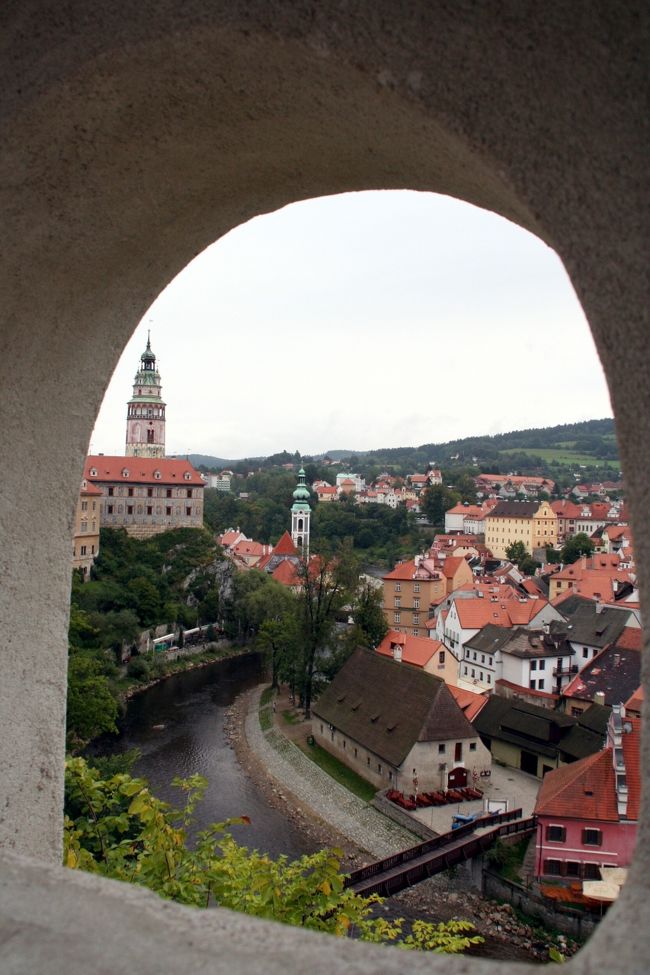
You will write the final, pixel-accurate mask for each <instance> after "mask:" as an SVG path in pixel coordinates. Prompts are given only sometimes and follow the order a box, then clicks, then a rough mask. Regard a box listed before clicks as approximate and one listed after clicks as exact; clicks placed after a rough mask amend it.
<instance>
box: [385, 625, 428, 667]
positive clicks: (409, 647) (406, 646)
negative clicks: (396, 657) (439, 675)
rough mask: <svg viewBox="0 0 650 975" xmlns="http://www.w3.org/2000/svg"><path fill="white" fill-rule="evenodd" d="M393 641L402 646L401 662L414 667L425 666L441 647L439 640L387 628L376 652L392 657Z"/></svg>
mask: <svg viewBox="0 0 650 975" xmlns="http://www.w3.org/2000/svg"><path fill="white" fill-rule="evenodd" d="M394 643H397V644H399V645H400V646H401V647H402V661H403V663H407V664H413V666H414V667H425V666H426V665H427V664H428V662H429V661H430V660H431V658H432V657H433V655H434V654H435V653H437V652H438V650H440V648H441V647H442V643H440V641H439V640H430V639H429V638H428V637H424V636H409V635H408V634H406V633H398V632H397V631H396V630H389V631H388V633H387V634H386V636H385V637H384V639H383V640H382V641H381V643H380V644H379V646H378V647H377V653H381V654H382V655H383V656H384V657H392V656H393V650H392V644H394ZM443 649H444V648H443Z"/></svg>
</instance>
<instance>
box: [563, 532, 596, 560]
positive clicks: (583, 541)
mask: <svg viewBox="0 0 650 975" xmlns="http://www.w3.org/2000/svg"><path fill="white" fill-rule="evenodd" d="M593 551H594V543H593V542H592V540H591V539H590V538H589V536H588V535H586V534H585V533H584V532H578V534H577V535H574V536H573V538H569V539H568V540H567V541H566V542H565V544H564V546H563V547H562V550H561V552H560V556H561V559H562V562H564V564H565V565H572V564H573V562H577V561H578V559H579V558H581V557H582V556H583V555H593Z"/></svg>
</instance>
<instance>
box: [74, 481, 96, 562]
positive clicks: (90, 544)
mask: <svg viewBox="0 0 650 975" xmlns="http://www.w3.org/2000/svg"><path fill="white" fill-rule="evenodd" d="M101 498H102V492H101V489H100V488H98V487H96V486H95V485H94V484H89V483H88V480H87V478H85V477H84V478H83V480H82V482H81V489H80V491H79V499H78V501H77V504H76V506H75V513H74V525H73V530H72V568H73V569H79V571H80V572H81V575H82V577H83V579H84V580H85V579H88V578H89V576H90V570H91V569H92V567H93V563H94V561H95V559H96V558H97V556H98V555H99V529H100V526H101V519H100V515H101Z"/></svg>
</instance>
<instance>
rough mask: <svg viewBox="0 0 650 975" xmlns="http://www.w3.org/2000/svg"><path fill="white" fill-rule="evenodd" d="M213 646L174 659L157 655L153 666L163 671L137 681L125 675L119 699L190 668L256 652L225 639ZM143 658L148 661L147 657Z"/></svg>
mask: <svg viewBox="0 0 650 975" xmlns="http://www.w3.org/2000/svg"><path fill="white" fill-rule="evenodd" d="M214 646H215V649H214V650H200V651H199V652H198V653H195V654H190V653H188V654H186V655H185V656H182V657H176V658H175V659H174V660H165V659H164V657H162V656H159V657H158V658H157V659H154V661H153V666H154V667H156V665H157V664H162V665H163V667H164V671H162V672H161V673H157V674H156V675H155V677H152V678H151V679H150V680H147V681H138V680H137V679H136V678H129V677H125V678H124V679H123V680H124V682H127V681H128V683H127V684H126V686H122V687H120V699H121V701H122V702H123V703H126V702H127V701H130V700H131V698H133V697H136V696H137V695H138V694H143V693H144V692H145V691H148V690H150V689H151V688H152V687H155V686H156V685H157V684H161V683H162V682H163V681H166V680H168V679H169V678H170V677H175V676H176V675H177V674H184V673H187V671H190V670H200V669H201V668H202V667H209V666H210V665H211V664H215V663H219V661H221V660H232V659H234V658H235V657H241V656H244V655H245V654H249V653H255V652H256V651H254V650H251V648H250V647H244V646H242V647H237V646H233V644H232V643H230V642H227V641H223V642H222V645H219V644H214ZM143 659H144V660H147V662H148V658H147V657H144V658H143Z"/></svg>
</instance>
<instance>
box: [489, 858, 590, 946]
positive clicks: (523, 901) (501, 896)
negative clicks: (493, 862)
mask: <svg viewBox="0 0 650 975" xmlns="http://www.w3.org/2000/svg"><path fill="white" fill-rule="evenodd" d="M482 893H483V894H484V895H485V896H486V897H493V898H495V899H496V900H504V901H508V903H510V904H512V905H513V906H514V907H518V908H519V910H521V911H523V912H524V913H525V914H529V915H530V916H531V917H536V918H539V920H540V921H541V922H542V923H543V924H544V925H545V926H546V927H547V928H556V929H557V930H558V931H563V932H564V933H565V934H568V935H570V936H571V937H572V938H575V939H576V940H577V941H584V940H586V939H587V938H588V937H589V936H590V935H591V934H592V933H593V932H594V930H595V929H596V927H597V926H598V923H599V921H600V918H598V917H597V916H596V915H594V914H587V913H583V912H582V911H576V910H573V909H571V908H568V907H565V908H559V907H553V906H552V905H551V904H549V902H548V901H547V900H545V899H544V898H543V897H540V896H538V895H537V894H534V893H533V892H532V891H530V890H527V889H526V888H525V887H522V886H521V885H520V884H515V883H512V881H510V880H505V879H504V878H503V877H499V876H498V875H497V874H495V873H492V872H491V871H489V870H484V871H483V885H482Z"/></svg>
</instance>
